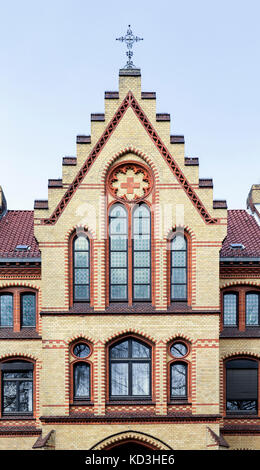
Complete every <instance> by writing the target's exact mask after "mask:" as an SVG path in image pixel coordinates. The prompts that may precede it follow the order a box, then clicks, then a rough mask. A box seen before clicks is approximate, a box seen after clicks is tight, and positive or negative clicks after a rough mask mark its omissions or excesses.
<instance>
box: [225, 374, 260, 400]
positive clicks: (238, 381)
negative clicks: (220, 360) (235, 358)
mask: <svg viewBox="0 0 260 470" xmlns="http://www.w3.org/2000/svg"><path fill="white" fill-rule="evenodd" d="M226 372H227V400H253V399H257V375H258V370H257V369H227V371H226Z"/></svg>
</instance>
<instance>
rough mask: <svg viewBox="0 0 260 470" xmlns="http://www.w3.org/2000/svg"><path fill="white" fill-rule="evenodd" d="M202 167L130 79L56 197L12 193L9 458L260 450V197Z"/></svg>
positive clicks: (65, 166)
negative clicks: (22, 453)
mask: <svg viewBox="0 0 260 470" xmlns="http://www.w3.org/2000/svg"><path fill="white" fill-rule="evenodd" d="M198 170H199V162H198V158H191V157H186V156H185V149H184V137H183V136H177V135H170V115H169V114H158V113H156V94H155V93H153V92H143V91H142V90H141V73H140V70H139V69H131V70H128V69H121V70H120V71H119V91H118V92H105V113H104V114H92V115H91V136H85V135H84V136H83V135H80V136H77V156H76V157H64V158H63V162H62V178H61V179H59V180H53V179H50V180H49V182H48V200H46V201H43V200H36V201H35V205H34V211H9V210H7V203H6V201H5V198H4V194H3V190H1V191H0V339H1V341H0V373H1V376H0V380H1V414H0V448H1V449H58V450H60V449H72V450H73V449H84V450H87V449H95V450H100V449H105V450H108V449H111V448H119V447H120V448H123V447H124V446H127V447H128V448H129V446H139V447H143V448H144V449H145V448H146V449H147V448H149V449H165V450H167V449H176V450H179V449H196V450H203V449H205V450H206V449H214V450H215V449H260V427H259V422H260V421H259V420H260V400H259V397H258V395H259V390H260V387H259V380H260V379H259V376H260V374H259V361H260V324H259V321H260V313H259V312H260V310H259V308H260V307H259V306H260V298H259V296H260V267H259V261H260V226H259V223H258V219H259V202H260V197H259V194H260V187H259V186H258V185H254V186H252V190H251V192H250V194H249V196H248V210H247V211H246V210H238V211H227V205H226V202H225V201H223V200H221V201H214V200H213V183H212V180H210V179H200V178H199V171H198Z"/></svg>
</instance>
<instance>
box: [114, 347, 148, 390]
mask: <svg viewBox="0 0 260 470" xmlns="http://www.w3.org/2000/svg"><path fill="white" fill-rule="evenodd" d="M109 366H110V398H112V399H138V398H139V399H144V398H151V347H150V346H148V345H147V344H145V343H142V342H140V341H137V340H135V339H132V338H129V339H124V340H122V341H120V342H118V343H116V344H115V345H113V346H111V348H110V351H109Z"/></svg>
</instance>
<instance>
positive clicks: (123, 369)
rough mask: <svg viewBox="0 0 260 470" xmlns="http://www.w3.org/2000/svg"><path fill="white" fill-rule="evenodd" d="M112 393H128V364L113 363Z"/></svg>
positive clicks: (118, 394)
mask: <svg viewBox="0 0 260 470" xmlns="http://www.w3.org/2000/svg"><path fill="white" fill-rule="evenodd" d="M111 395H112V396H125V395H128V364H126V363H112V364H111Z"/></svg>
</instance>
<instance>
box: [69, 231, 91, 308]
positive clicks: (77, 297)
mask: <svg viewBox="0 0 260 470" xmlns="http://www.w3.org/2000/svg"><path fill="white" fill-rule="evenodd" d="M73 294H74V301H76V302H77V301H80V302H84V301H85V302H88V301H89V300H90V247H89V239H88V237H87V236H86V235H83V234H82V235H79V236H76V237H75V238H74V240H73Z"/></svg>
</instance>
